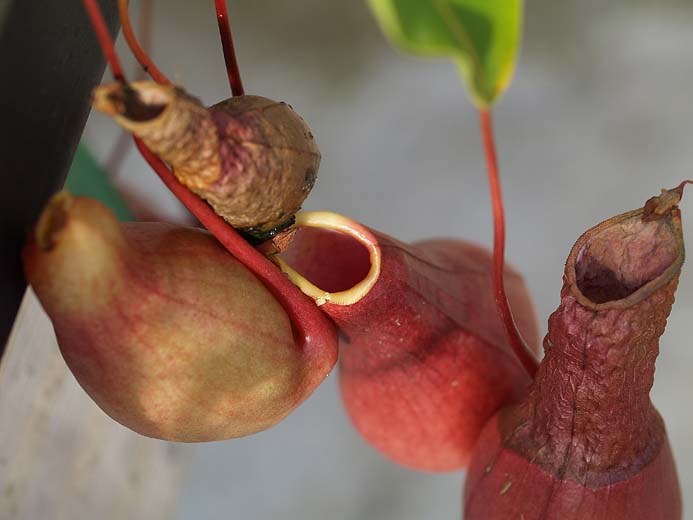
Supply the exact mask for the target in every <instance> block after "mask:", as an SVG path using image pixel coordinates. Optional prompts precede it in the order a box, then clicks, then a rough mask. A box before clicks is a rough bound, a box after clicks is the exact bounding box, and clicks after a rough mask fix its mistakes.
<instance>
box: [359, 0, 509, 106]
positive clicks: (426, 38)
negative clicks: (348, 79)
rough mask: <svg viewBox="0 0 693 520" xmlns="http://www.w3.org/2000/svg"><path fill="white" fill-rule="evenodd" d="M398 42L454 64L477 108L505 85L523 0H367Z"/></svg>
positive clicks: (409, 48)
mask: <svg viewBox="0 0 693 520" xmlns="http://www.w3.org/2000/svg"><path fill="white" fill-rule="evenodd" d="M368 3H369V4H370V7H371V10H372V11H373V13H374V14H375V17H376V19H377V20H378V22H379V23H380V26H381V28H382V30H383V32H384V33H385V34H386V35H387V36H388V38H389V39H390V40H391V41H392V42H393V43H394V44H395V45H397V46H398V47H400V48H402V49H404V50H406V51H409V52H412V53H415V54H421V55H427V56H447V57H450V58H452V59H453V60H454V61H455V62H456V63H457V66H458V68H459V70H460V73H461V75H462V78H463V80H464V82H465V84H466V85H467V87H468V89H469V94H470V96H471V98H472V101H473V102H474V104H475V105H477V106H478V107H487V106H489V105H491V104H492V103H493V102H494V101H495V100H496V99H497V98H498V96H500V95H501V94H502V93H503V91H504V90H505V89H506V88H507V87H508V84H509V83H510V80H511V78H512V74H513V70H514V68H515V59H516V57H517V54H518V49H519V46H520V37H521V32H522V30H521V25H522V0H368Z"/></svg>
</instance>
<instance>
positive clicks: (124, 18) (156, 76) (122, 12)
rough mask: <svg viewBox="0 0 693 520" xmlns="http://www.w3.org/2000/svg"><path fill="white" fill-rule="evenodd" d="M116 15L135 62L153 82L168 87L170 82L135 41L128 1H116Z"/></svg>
mask: <svg viewBox="0 0 693 520" xmlns="http://www.w3.org/2000/svg"><path fill="white" fill-rule="evenodd" d="M118 14H119V16H120V24H121V25H122V27H123V35H124V36H125V41H126V42H127V44H128V47H130V50H131V51H132V53H133V54H134V55H135V58H136V59H137V61H138V62H139V63H140V65H142V68H144V70H145V71H146V72H147V73H148V74H149V75H150V76H151V77H152V79H153V80H154V81H156V82H157V83H159V84H160V85H170V84H171V81H170V80H169V79H168V78H167V77H166V75H165V74H164V73H163V72H161V71H160V70H159V68H158V67H157V66H156V65H155V64H154V62H153V61H152V59H151V58H150V57H149V54H147V52H146V51H145V50H144V49H143V48H142V47H141V46H140V44H139V42H138V41H137V36H136V35H135V32H134V31H133V30H132V22H131V21H130V13H129V10H128V0H118Z"/></svg>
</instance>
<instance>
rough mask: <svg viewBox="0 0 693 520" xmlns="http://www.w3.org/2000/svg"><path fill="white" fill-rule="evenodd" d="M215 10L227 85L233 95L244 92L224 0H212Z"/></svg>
mask: <svg viewBox="0 0 693 520" xmlns="http://www.w3.org/2000/svg"><path fill="white" fill-rule="evenodd" d="M214 6H215V7H216V10H217V22H218V24H219V36H220V37H221V47H222V49H223V51H224V62H225V63H226V73H227V74H228V76H229V85H231V92H232V93H233V95H234V96H242V95H243V94H245V91H244V90H243V82H242V81H241V72H240V70H239V69H238V61H237V60H236V50H235V49H234V46H233V36H232V35H231V24H230V23H229V12H228V10H227V8H226V0H214Z"/></svg>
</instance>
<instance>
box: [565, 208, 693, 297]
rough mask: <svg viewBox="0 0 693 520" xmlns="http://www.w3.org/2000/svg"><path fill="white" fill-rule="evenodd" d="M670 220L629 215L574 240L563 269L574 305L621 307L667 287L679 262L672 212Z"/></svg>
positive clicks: (677, 228) (677, 233)
mask: <svg viewBox="0 0 693 520" xmlns="http://www.w3.org/2000/svg"><path fill="white" fill-rule="evenodd" d="M672 217H673V218H663V219H659V220H650V221H648V220H645V219H643V218H642V210H638V211H633V212H629V213H624V214H623V215H619V216H617V217H614V218H613V219H610V220H608V221H606V222H604V223H602V224H600V225H598V226H596V227H594V228H592V229H591V230H589V231H588V232H587V233H585V234H584V235H583V236H582V237H580V239H579V240H578V241H577V243H576V244H575V246H574V247H573V251H572V252H571V254H570V257H569V258H568V269H567V275H568V278H569V281H570V282H571V288H572V291H573V293H574V294H575V295H576V297H577V299H578V301H579V302H580V303H581V304H582V305H584V306H586V307H589V308H592V309H600V308H619V307H627V306H629V305H632V304H634V303H637V302H638V301H641V300H642V299H644V298H645V297H647V295H649V294H651V293H652V291H654V290H655V289H657V288H658V287H660V286H662V285H663V284H665V283H667V282H668V281H669V280H670V279H671V277H672V276H673V274H674V273H675V272H677V271H678V270H679V269H680V268H681V264H682V263H683V245H682V238H681V228H680V222H679V220H678V211H675V212H674V215H672Z"/></svg>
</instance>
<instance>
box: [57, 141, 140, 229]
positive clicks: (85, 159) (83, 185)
mask: <svg viewBox="0 0 693 520" xmlns="http://www.w3.org/2000/svg"><path fill="white" fill-rule="evenodd" d="M65 188H67V189H68V190H69V191H70V193H72V194H74V195H83V196H85V197H92V198H94V199H97V200H100V201H101V202H103V203H104V204H105V205H106V206H108V207H109V208H110V209H111V211H113V212H114V213H115V214H116V215H117V216H118V218H119V219H120V220H132V214H131V213H130V210H128V208H127V206H126V205H125V203H124V202H123V199H122V198H121V197H120V195H119V194H118V191H117V190H116V189H115V187H114V186H113V184H112V183H111V181H110V179H109V177H108V173H106V170H104V169H103V168H102V167H101V165H99V163H98V162H96V159H94V157H92V155H91V154H90V153H89V151H88V150H87V148H86V147H85V146H84V145H83V144H81V143H80V145H79V146H78V147H77V153H76V154H75V158H74V160H73V161H72V166H71V167H70V172H69V173H68V174H67V180H66V181H65Z"/></svg>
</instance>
